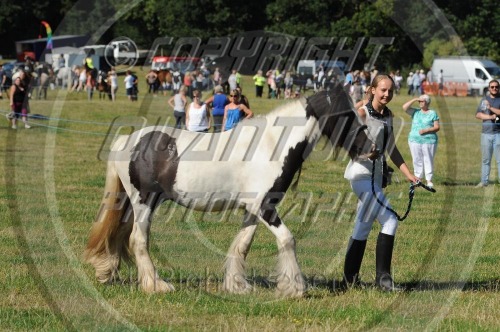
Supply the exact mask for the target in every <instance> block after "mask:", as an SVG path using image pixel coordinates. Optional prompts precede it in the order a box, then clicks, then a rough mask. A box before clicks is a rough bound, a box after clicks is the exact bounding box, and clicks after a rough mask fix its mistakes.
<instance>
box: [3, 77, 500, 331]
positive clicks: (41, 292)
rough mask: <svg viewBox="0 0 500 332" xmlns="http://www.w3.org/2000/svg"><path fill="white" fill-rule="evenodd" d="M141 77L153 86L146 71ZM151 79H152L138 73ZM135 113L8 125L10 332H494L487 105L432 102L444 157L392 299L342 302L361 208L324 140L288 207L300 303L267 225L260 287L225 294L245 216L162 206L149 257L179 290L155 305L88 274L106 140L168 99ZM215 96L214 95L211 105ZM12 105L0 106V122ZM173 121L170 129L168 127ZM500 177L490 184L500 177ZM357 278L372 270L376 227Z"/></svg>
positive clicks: (68, 97) (98, 107)
mask: <svg viewBox="0 0 500 332" xmlns="http://www.w3.org/2000/svg"><path fill="white" fill-rule="evenodd" d="M144 75H145V74H144ZM139 77H143V73H142V72H141V73H140V74H139ZM141 84H143V86H141V88H140V97H139V102H137V103H131V102H129V101H128V100H126V97H125V96H124V95H123V93H124V88H123V85H121V86H120V90H119V93H120V94H121V95H120V96H119V98H118V101H116V102H115V103H112V102H110V101H108V100H99V99H98V96H94V100H92V101H91V102H88V101H87V100H86V95H85V94H84V93H80V94H76V93H73V94H68V93H67V92H65V91H60V90H54V91H49V97H48V100H46V101H45V100H42V101H40V100H32V101H31V108H32V113H33V114H42V115H45V116H47V117H48V118H49V119H48V120H36V121H33V123H34V124H35V126H34V128H32V129H30V130H25V129H24V128H22V125H21V126H20V128H19V129H17V131H14V130H12V129H10V128H9V126H8V124H7V121H6V120H5V121H4V122H3V125H2V126H0V142H1V143H0V144H1V145H2V149H1V152H0V153H2V159H3V163H1V164H0V169H1V173H2V174H3V179H4V184H5V185H4V186H1V187H0V199H1V204H0V213H1V220H2V223H1V225H2V227H1V229H0V250H1V252H2V255H1V256H0V260H1V264H0V280H1V281H0V329H1V330H6V331H7V330H44V331H45V330H51V331H59V330H104V331H108V330H110V331H112V330H113V331H122V330H148V331H165V330H172V331H181V330H182V331H190V330H208V331H220V330H223V331H226V330H231V331H232V330H242V331H255V330H258V331H294V330H309V331H329V330H367V329H375V330H424V329H427V330H445V331H448V330H451V331H464V330H473V331H481V330H484V331H493V330H499V329H500V318H498V317H499V315H498V313H499V312H500V295H499V277H500V270H499V265H500V264H499V263H500V252H499V249H498V238H499V236H500V234H499V233H500V209H499V208H498V204H496V201H495V200H496V198H497V197H499V189H500V186H499V185H498V184H495V185H491V186H489V187H487V188H486V189H476V188H474V185H475V184H477V183H478V182H479V176H480V158H481V152H480V148H479V139H480V130H481V127H480V121H478V120H476V119H475V118H474V113H475V108H476V106H477V104H478V102H479V100H478V99H476V98H472V97H467V98H455V97H446V98H441V99H439V100H436V99H434V100H433V101H432V104H431V108H434V109H436V110H437V111H438V113H439V115H440V117H441V124H442V129H441V131H440V132H439V139H440V142H439V147H438V152H437V156H436V167H435V181H434V184H435V187H436V189H437V193H436V194H431V193H429V192H426V191H424V190H421V189H419V190H417V192H416V195H415V200H414V202H413V209H412V211H411V213H410V216H409V218H408V219H407V220H406V221H404V222H403V223H402V224H401V225H400V227H399V229H398V234H397V237H396V246H395V253H394V260H393V270H394V276H395V280H396V281H397V282H399V283H401V284H403V285H404V286H406V287H407V289H408V291H406V292H401V293H395V294H386V293H382V292H380V291H378V290H377V289H375V288H374V287H367V288H366V289H357V290H347V291H342V290H341V289H340V288H339V287H338V286H339V285H338V283H339V281H340V280H341V275H342V264H343V256H344V254H345V247H346V244H347V240H348V238H349V236H350V233H351V231H352V226H353V217H354V212H355V206H356V202H355V199H354V197H353V196H352V193H351V190H350V188H349V184H348V182H347V181H346V180H345V179H344V178H343V172H344V168H345V166H346V164H347V160H346V159H345V158H344V155H343V154H341V155H340V156H339V157H337V158H333V157H331V156H330V154H329V152H330V151H331V149H330V147H329V146H327V145H324V144H320V145H319V146H318V147H317V150H316V151H315V152H314V153H313V155H312V156H311V157H310V159H309V160H308V161H306V163H305V165H304V169H303V171H302V176H301V180H300V183H299V186H298V190H297V191H296V192H289V193H288V194H287V196H286V198H285V200H284V202H283V203H282V205H281V206H280V212H281V214H282V216H284V218H283V219H284V221H285V223H286V224H287V226H288V227H289V228H290V229H291V230H292V232H293V233H294V234H295V235H296V239H297V255H298V260H299V263H300V265H301V268H302V271H303V273H304V274H305V276H306V278H307V280H308V283H309V286H310V289H309V293H308V296H307V297H306V298H303V299H293V300H292V299H279V298H276V297H275V294H274V288H273V285H272V284H270V283H269V281H268V276H269V275H270V273H271V272H272V268H273V266H274V261H275V257H276V245H275V240H274V237H273V236H272V234H270V232H268V231H267V230H266V229H265V227H259V230H258V232H257V236H256V238H255V240H254V243H253V246H252V249H251V251H250V254H249V257H248V271H249V277H250V278H251V282H252V283H253V284H255V290H254V291H253V292H252V293H251V294H249V295H244V296H236V295H228V294H225V293H223V292H220V291H219V288H220V286H221V284H220V281H221V279H222V275H223V271H222V263H223V258H224V254H225V252H226V250H227V248H228V246H229V244H230V242H231V240H232V239H233V237H234V236H235V234H236V233H237V231H238V229H239V227H240V221H241V220H242V213H241V212H231V213H226V214H206V215H202V214H197V213H186V210H185V209H182V208H178V207H175V206H173V205H171V204H168V203H165V204H164V205H162V206H161V208H160V209H158V211H157V212H156V215H155V218H154V222H153V226H152V241H151V248H150V249H151V252H152V257H153V260H154V262H155V264H156V265H157V267H158V269H159V272H160V275H161V276H162V277H164V278H167V279H169V280H170V281H172V282H173V283H174V285H175V286H176V288H177V291H176V292H174V293H170V294H159V295H146V294H143V293H142V292H140V291H139V290H138V289H137V287H136V284H135V278H136V271H135V270H134V268H133V267H128V266H124V267H123V268H122V274H123V282H122V283H121V284H115V285H101V284H99V283H98V282H97V281H96V280H95V278H94V270H93V269H92V268H91V267H90V266H89V265H87V264H84V263H83V259H82V254H83V250H84V247H85V245H86V240H87V236H88V232H89V229H90V227H91V225H92V222H93V219H94V217H95V215H96V213H97V209H98V207H99V204H100V199H101V195H102V191H103V186H104V180H105V162H104V160H103V158H102V157H103V156H105V148H103V143H104V142H105V141H106V137H107V133H108V130H110V126H111V124H112V123H113V124H114V126H113V127H112V129H113V130H111V132H113V131H114V129H116V128H117V127H118V126H119V125H123V126H124V128H123V130H124V131H126V130H129V127H131V126H136V128H139V126H140V125H141V123H142V121H147V122H148V123H149V124H154V123H158V122H160V123H164V122H165V121H166V119H167V118H168V117H172V110H171V109H169V108H168V106H167V103H166V101H167V97H165V96H157V97H152V96H147V95H146V94H145V91H146V87H145V83H144V82H143V80H141ZM243 87H244V93H245V94H246V95H247V96H248V97H249V99H250V106H251V108H252V110H253V111H254V112H255V113H257V114H262V113H267V112H268V111H270V110H271V109H273V108H274V107H276V106H277V105H279V104H281V103H283V102H284V101H282V100H278V101H277V100H268V99H261V100H258V99H256V98H254V90H253V86H252V83H251V80H250V78H249V77H244V81H243ZM205 95H206V96H208V94H207V93H206V94H205ZM406 100H407V96H406V95H403V96H396V97H395V98H394V100H393V102H392V103H391V109H392V110H393V111H394V112H395V113H396V120H395V122H396V123H397V128H398V130H399V134H398V138H397V139H398V146H399V148H400V150H401V151H402V153H403V154H404V157H405V159H406V161H407V162H408V164H410V165H411V158H410V156H409V149H408V145H407V143H406V137H407V134H408V131H409V127H410V126H409V122H408V121H409V118H408V117H406V116H405V115H404V114H403V112H402V110H401V105H402V104H403V103H404V102H405V101H406ZM7 109H8V101H7V100H6V99H5V98H4V99H3V100H0V110H1V111H2V112H3V113H4V112H6V111H7ZM170 123H171V122H170ZM496 174H497V170H496V167H495V166H494V167H493V168H492V179H493V180H494V181H496V180H497V176H496ZM401 180H402V179H401V175H399V174H398V176H397V177H396V183H395V184H393V185H391V186H390V187H389V188H388V190H387V192H388V195H389V196H390V197H391V199H392V204H393V207H394V208H395V209H396V210H397V211H400V213H402V212H404V210H405V208H406V204H407V200H408V198H407V195H408V194H407V193H408V185H407V184H406V183H403V182H402V181H401ZM374 228H375V229H373V231H372V233H371V235H370V238H369V241H368V247H367V251H366V254H365V258H364V261H363V267H362V270H361V273H362V277H363V280H364V281H366V282H369V283H370V282H373V279H374V274H375V239H376V235H377V233H378V231H379V226H378V225H376V226H374Z"/></svg>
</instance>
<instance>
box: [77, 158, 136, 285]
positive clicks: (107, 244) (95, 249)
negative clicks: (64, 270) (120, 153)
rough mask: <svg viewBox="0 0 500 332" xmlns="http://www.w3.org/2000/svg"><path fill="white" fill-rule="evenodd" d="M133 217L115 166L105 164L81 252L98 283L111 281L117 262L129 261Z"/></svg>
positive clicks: (113, 277) (116, 273) (128, 199)
mask: <svg viewBox="0 0 500 332" xmlns="http://www.w3.org/2000/svg"><path fill="white" fill-rule="evenodd" d="M133 215H134V214H133V211H132V208H131V204H130V198H129V197H128V195H127V193H126V192H125V189H124V186H123V183H122V181H121V179H120V177H119V175H118V173H117V171H116V168H115V164H114V162H113V161H109V162H108V168H107V172H106V185H105V189H104V196H103V198H102V202H101V208H100V209H99V213H98V214H97V217H96V220H95V222H94V224H93V225H92V229H91V231H90V236H89V240H88V243H87V248H86V249H85V253H84V258H85V261H86V262H88V263H90V264H92V265H93V266H94V268H95V269H96V277H97V279H98V280H99V281H100V282H108V281H112V280H113V279H115V278H116V277H117V276H118V270H119V267H120V260H121V259H125V260H127V261H129V260H130V252H129V248H128V239H129V237H130V233H131V232H132V227H133Z"/></svg>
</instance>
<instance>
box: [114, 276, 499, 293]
mask: <svg viewBox="0 0 500 332" xmlns="http://www.w3.org/2000/svg"><path fill="white" fill-rule="evenodd" d="M166 281H168V282H172V283H173V284H174V285H175V284H177V286H176V288H180V289H197V288H203V287H206V286H207V285H208V284H211V285H212V286H211V288H213V287H214V286H215V288H218V287H217V285H219V286H220V285H222V284H223V280H222V278H215V279H206V278H173V279H168V280H166ZM247 281H248V283H249V284H250V285H252V287H254V288H261V289H275V288H276V283H275V282H274V281H273V280H272V279H271V278H269V277H264V276H258V275H254V276H252V277H249V278H247ZM306 282H307V285H308V289H309V291H312V292H310V293H309V294H308V297H311V296H312V297H314V290H326V291H329V292H330V293H333V294H342V293H345V292H347V291H349V290H350V289H351V288H353V289H356V290H372V289H378V287H377V286H376V285H375V283H373V282H369V283H368V282H361V284H360V285H356V286H347V285H345V284H344V282H343V281H342V280H337V279H321V280H318V279H317V278H315V277H310V278H306ZM108 284H113V285H122V286H132V285H135V286H137V280H136V279H133V278H125V279H120V280H114V281H113V282H110V283H108ZM396 286H397V287H399V288H401V289H402V291H403V292H422V291H447V290H461V291H467V292H469V291H472V292H478V291H479V292H498V291H500V280H499V279H491V280H481V281H450V282H437V281H432V280H422V281H410V282H405V283H396ZM321 296H323V295H321Z"/></svg>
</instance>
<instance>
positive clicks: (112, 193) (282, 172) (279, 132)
mask: <svg viewBox="0 0 500 332" xmlns="http://www.w3.org/2000/svg"><path fill="white" fill-rule="evenodd" d="M350 100H351V99H350V97H349V96H348V95H347V94H346V93H345V92H344V90H343V89H342V87H341V86H340V85H337V86H335V87H334V88H333V89H332V90H331V91H329V92H327V91H322V92H319V93H317V94H315V95H313V96H311V97H309V98H308V99H307V100H305V99H302V100H295V101H292V102H289V103H287V104H285V105H282V106H280V107H278V108H277V109H275V110H274V111H272V112H270V113H269V114H267V115H265V116H262V117H255V118H253V119H249V120H245V121H242V122H240V123H239V124H238V125H237V126H236V127H235V128H234V129H232V130H231V131H226V132H223V133H214V134H211V133H196V132H189V131H185V130H179V129H177V130H175V129H174V128H171V127H165V126H163V127H162V126H152V127H145V128H143V129H141V130H138V131H136V132H134V133H132V134H131V135H124V136H119V137H118V138H117V139H116V140H115V141H114V143H113V144H112V148H111V152H110V155H109V160H108V165H107V174H106V185H105V190H104V197H103V199H102V205H101V209H100V211H99V213H98V216H97V218H96V221H95V223H94V224H93V226H92V229H91V232H90V237H89V240H88V244H87V248H86V250H85V259H86V261H87V262H89V263H91V264H92V265H93V266H94V268H95V270H96V277H97V279H98V280H99V281H100V282H102V283H105V282H111V281H113V280H114V279H116V278H117V277H118V271H119V266H120V261H121V260H122V259H127V258H129V256H128V255H129V253H130V254H131V255H132V256H133V258H134V259H135V262H136V265H137V269H138V282H139V285H140V287H141V288H142V290H143V291H145V292H148V293H151V292H168V291H173V290H174V287H173V286H172V284H170V283H168V282H167V281H165V280H162V279H161V278H160V277H159V275H158V273H157V271H156V269H155V266H154V265H153V262H152V260H151V257H150V255H149V249H148V248H149V246H148V244H149V234H150V227H151V216H152V214H153V211H154V209H155V208H156V206H157V205H158V204H159V203H161V202H163V201H165V200H172V201H174V202H176V203H178V204H180V205H182V206H185V207H187V208H191V209H194V210H196V211H222V210H223V209H227V208H228V207H232V208H241V209H245V218H244V221H243V225H242V228H241V230H240V232H239V233H238V234H237V236H236V237H235V239H234V240H233V242H232V244H231V246H230V248H229V251H228V253H227V256H226V260H225V274H224V281H223V290H224V291H227V292H231V293H245V292H248V291H249V290H250V289H251V286H250V284H249V283H248V281H247V280H246V273H245V259H246V256H247V253H248V251H249V248H250V245H251V243H252V239H253V236H254V233H255V230H256V227H257V224H258V222H259V221H260V222H262V223H263V224H264V225H265V226H266V227H267V228H268V229H269V230H270V231H271V232H272V233H273V234H274V235H275V236H276V240H277V244H278V264H277V268H276V275H277V278H276V282H277V289H278V291H279V293H280V294H279V295H280V296H289V297H300V296H302V295H303V294H304V292H305V291H306V282H305V280H304V277H303V275H302V273H301V270H300V268H299V264H298V262H297V258H296V252H295V240H294V237H293V235H292V233H291V232H290V231H289V229H288V228H287V227H286V226H285V224H284V223H283V221H282V220H281V219H280V218H279V216H278V213H277V211H276V205H277V204H278V203H279V202H280V201H281V200H282V198H283V196H284V194H285V192H286V191H287V189H288V188H289V186H290V184H291V183H292V180H293V177H294V175H295V173H296V172H297V171H298V170H299V169H300V168H301V165H302V163H303V162H304V160H305V159H306V158H307V156H308V155H309V153H310V152H311V151H312V149H313V147H314V145H315V144H316V142H317V141H318V139H319V138H320V137H321V136H322V135H325V136H327V137H328V138H329V139H330V140H331V142H332V143H333V145H334V146H339V147H344V148H345V149H346V150H347V151H348V153H349V155H350V157H351V158H374V157H375V155H376V150H375V146H374V145H373V144H372V142H371V141H370V140H369V139H368V137H367V136H366V132H365V131H364V129H365V128H366V126H363V125H362V124H361V122H360V120H359V118H358V117H357V114H356V112H355V111H354V110H353V109H352V104H351V101H350ZM130 207H131V209H130Z"/></svg>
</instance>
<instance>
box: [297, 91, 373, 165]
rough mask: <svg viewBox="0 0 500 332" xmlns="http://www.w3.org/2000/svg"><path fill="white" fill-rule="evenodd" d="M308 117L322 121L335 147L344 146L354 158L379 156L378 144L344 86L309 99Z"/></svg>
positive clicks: (320, 123)
mask: <svg viewBox="0 0 500 332" xmlns="http://www.w3.org/2000/svg"><path fill="white" fill-rule="evenodd" d="M306 112H307V116H308V117H309V116H314V117H315V118H317V119H318V121H319V126H320V129H321V133H322V134H323V135H324V136H326V137H328V138H329V139H330V142H331V143H332V144H333V146H336V147H343V148H344V149H345V150H346V151H347V152H348V153H349V156H350V157H351V158H352V159H355V158H369V159H375V158H377V156H378V152H377V147H376V146H375V142H373V141H371V140H370V139H369V138H368V136H367V133H366V131H365V129H366V128H367V127H366V125H365V124H363V123H362V121H361V119H360V118H359V116H358V113H357V112H356V110H354V108H353V105H352V100H351V97H350V96H349V95H348V94H347V92H346V91H345V90H344V88H343V87H342V85H340V84H336V85H334V86H333V88H332V89H331V90H329V91H321V92H318V93H316V94H314V95H313V96H311V97H309V98H308V99H307V107H306Z"/></svg>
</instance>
